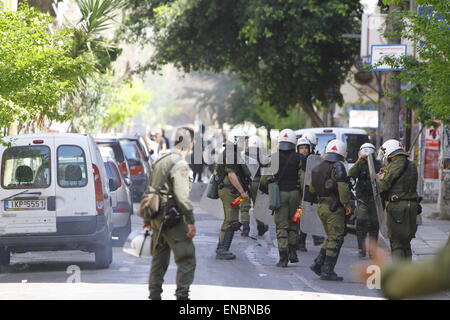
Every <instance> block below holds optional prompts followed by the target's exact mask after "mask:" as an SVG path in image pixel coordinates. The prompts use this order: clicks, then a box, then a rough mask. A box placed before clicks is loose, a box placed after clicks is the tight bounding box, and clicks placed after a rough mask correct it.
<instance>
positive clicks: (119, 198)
mask: <svg viewBox="0 0 450 320" xmlns="http://www.w3.org/2000/svg"><path fill="white" fill-rule="evenodd" d="M103 161H104V163H105V168H106V173H107V176H108V180H109V189H110V197H111V202H112V208H113V210H112V211H113V213H112V224H113V232H112V236H113V237H118V238H119V240H118V241H119V243H120V244H123V243H124V242H125V240H126V239H127V237H128V235H129V234H130V232H131V214H132V210H133V202H132V201H131V196H130V190H129V188H128V186H127V184H126V183H125V179H124V178H123V176H122V174H121V173H120V169H119V167H118V165H117V163H116V161H115V160H114V159H113V158H111V157H103Z"/></svg>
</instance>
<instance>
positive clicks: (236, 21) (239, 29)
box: [127, 0, 362, 126]
mask: <svg viewBox="0 0 450 320" xmlns="http://www.w3.org/2000/svg"><path fill="white" fill-rule="evenodd" d="M128 8H129V10H130V11H131V13H129V17H130V18H129V20H128V22H127V26H128V27H129V28H130V29H131V30H132V31H133V32H136V35H137V37H139V38H140V39H141V40H143V42H144V43H145V42H147V41H150V42H151V43H152V44H153V45H154V46H155V53H154V55H153V56H152V58H151V61H150V62H149V64H148V65H147V67H149V68H152V69H153V70H157V69H158V68H159V67H160V66H161V65H165V64H167V63H173V64H174V65H175V66H176V67H178V68H180V69H182V70H184V71H185V72H190V71H199V70H208V71H213V72H221V71H229V72H232V73H235V74H236V75H237V76H238V77H239V78H240V79H241V80H243V81H244V82H246V83H251V84H252V85H255V86H256V88H257V89H258V95H260V96H261V99H262V100H264V101H268V102H269V103H270V104H271V105H273V106H275V107H276V109H277V110H278V112H279V113H280V114H281V115H282V116H286V115H287V111H288V110H290V108H292V106H295V105H297V104H298V105H300V106H301V108H302V109H303V111H304V112H305V113H306V114H307V115H308V116H309V117H310V118H311V121H312V124H313V125H314V126H320V125H322V120H321V119H320V117H319V116H318V114H317V112H316V111H315V110H314V107H313V104H314V102H316V101H323V102H325V101H326V92H327V91H328V90H329V89H330V88H336V87H339V85H340V84H341V83H343V82H344V80H345V77H346V75H347V73H348V71H349V69H350V67H351V65H352V64H353V61H354V55H355V54H357V49H358V43H357V42H355V40H354V39H349V38H343V37H342V35H343V34H346V33H355V32H358V31H359V19H360V16H361V13H362V11H361V6H360V4H359V2H358V1H350V0H348V1H342V0H328V1H320V2H318V1H315V0H282V1H281V0H228V1H221V0H192V1H185V0H171V1H170V0H145V1H140V0H139V1H137V0H130V5H129V6H128ZM148 24H151V25H152V27H153V32H154V34H152V35H150V33H149V32H148V30H147V29H145V27H147V26H148ZM149 39H150V40H149ZM338 91H339V90H336V98H335V99H336V100H337V101H339V102H341V101H342V96H341V95H340V93H339V92H338Z"/></svg>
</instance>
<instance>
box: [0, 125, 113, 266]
mask: <svg viewBox="0 0 450 320" xmlns="http://www.w3.org/2000/svg"><path fill="white" fill-rule="evenodd" d="M3 140H4V141H5V142H6V143H10V146H9V147H6V146H3V145H0V158H1V159H0V163H1V167H0V264H1V265H9V263H10V255H11V253H24V252H29V251H56V250H81V251H86V252H94V253H95V265H96V267H97V268H108V267H109V264H110V263H111V262H112V247H111V231H112V218H111V217H112V206H111V199H110V196H109V181H108V179H107V175H106V170H105V166H104V164H103V160H102V156H101V154H100V151H99V149H98V147H97V145H96V143H95V141H94V139H93V138H92V137H91V136H90V135H85V134H32V135H17V136H12V137H6V138H4V139H3Z"/></svg>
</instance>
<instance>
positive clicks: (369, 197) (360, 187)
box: [348, 155, 381, 257]
mask: <svg viewBox="0 0 450 320" xmlns="http://www.w3.org/2000/svg"><path fill="white" fill-rule="evenodd" d="M370 156H372V155H370ZM374 164H375V167H376V168H374V169H375V171H376V172H378V170H379V169H380V167H381V165H380V164H379V162H378V161H374ZM348 175H349V176H350V177H353V178H355V179H358V183H357V185H356V197H357V199H358V204H357V206H356V209H355V215H356V236H357V240H358V248H359V252H360V253H359V255H360V256H361V257H364V256H366V247H365V240H366V236H367V234H369V236H370V237H371V238H372V239H375V240H377V239H378V230H379V223H378V215H377V208H376V205H375V200H374V197H373V191H372V185H371V182H370V173H369V165H368V163H367V161H366V160H361V159H358V161H356V162H355V164H354V165H353V167H352V168H351V169H350V170H349V172H348Z"/></svg>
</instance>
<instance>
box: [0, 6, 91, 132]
mask: <svg viewBox="0 0 450 320" xmlns="http://www.w3.org/2000/svg"><path fill="white" fill-rule="evenodd" d="M52 21H53V20H52V18H51V17H50V16H48V15H47V14H43V13H40V12H39V11H38V10H36V9H33V8H29V7H28V6H27V5H25V4H22V5H20V7H19V10H18V11H17V12H5V11H0V39H2V41H0V74H1V77H0V127H8V126H9V125H10V124H11V123H12V122H14V121H19V122H25V121H28V120H31V119H32V118H33V117H35V116H37V115H44V116H47V117H48V118H49V119H56V120H65V119H67V116H68V115H67V113H64V112H61V110H59V108H58V104H59V102H60V98H61V97H62V96H63V95H65V94H67V93H69V92H71V91H72V90H74V88H76V86H77V84H78V77H79V76H83V75H85V74H87V73H88V72H89V71H90V69H89V66H90V64H89V61H90V60H91V57H90V55H88V54H83V55H80V56H78V57H77V58H73V57H71V56H70V48H71V46H72V43H73V42H72V38H71V33H70V32H69V31H68V30H67V29H65V30H63V31H60V32H50V30H49V26H50V24H51V23H52Z"/></svg>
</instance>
